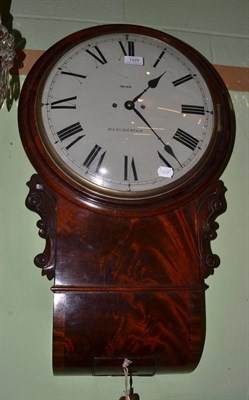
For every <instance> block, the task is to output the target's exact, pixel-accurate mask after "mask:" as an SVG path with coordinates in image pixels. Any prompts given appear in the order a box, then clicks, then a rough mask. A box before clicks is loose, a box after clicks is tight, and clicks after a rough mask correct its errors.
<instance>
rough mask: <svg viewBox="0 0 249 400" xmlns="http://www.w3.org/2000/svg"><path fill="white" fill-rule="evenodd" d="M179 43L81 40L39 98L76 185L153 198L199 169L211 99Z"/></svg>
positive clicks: (137, 38) (135, 37) (116, 35)
mask: <svg viewBox="0 0 249 400" xmlns="http://www.w3.org/2000/svg"><path fill="white" fill-rule="evenodd" d="M172 43H174V41H172V42H171V40H169V41H162V40H161V39H160V38H159V37H153V35H152V36H150V35H149V36H147V34H146V33H145V34H137V33H136V30H134V32H133V29H132V28H129V31H128V32H123V31H122V30H120V29H116V30H115V32H112V33H111V34H109V33H108V32H107V33H105V34H103V35H101V34H100V35H99V36H95V35H94V36H91V35H90V36H89V37H88V36H86V39H85V38H83V40H82V41H81V42H79V41H78V39H77V40H76V42H75V44H72V47H71V48H70V50H69V51H65V53H63V55H62V56H61V58H60V59H59V60H58V62H57V61H56V60H55V61H54V62H53V66H52V67H51V71H50V72H49V71H48V74H46V76H47V78H46V77H44V80H45V85H44V90H43V93H42V94H41V99H42V100H41V103H42V105H43V107H40V108H41V115H42V117H41V119H42V123H43V125H44V131H45V132H46V134H47V135H48V137H49V139H46V140H44V142H45V143H47V142H48V140H49V141H50V142H51V147H54V148H53V149H52V151H51V154H52V156H53V155H54V154H55V153H58V157H57V160H60V159H61V160H62V162H61V164H60V167H61V170H63V165H64V164H65V165H66V166H67V168H65V169H66V174H67V175H70V174H71V175H72V179H73V181H76V182H77V183H79V184H82V185H83V186H84V185H86V187H87V188H88V189H89V188H90V189H93V191H94V193H98V191H99V193H100V194H103V195H105V194H106V193H107V195H109V194H110V197H112V196H117V197H119V198H120V199H123V198H125V197H127V198H128V197H129V196H130V197H133V198H136V196H137V198H141V197H146V196H147V194H148V197H150V193H151V196H153V197H154V196H155V197H156V196H157V194H158V193H162V192H163V191H164V190H165V191H167V190H166V189H165V188H168V187H169V186H168V185H170V186H171V185H172V187H173V186H174V185H175V186H177V184H178V183H177V181H178V179H179V181H178V182H180V185H181V184H182V183H181V182H184V177H185V175H186V174H188V176H190V174H191V171H192V168H194V167H195V166H196V164H197V163H198V162H200V163H201V160H202V157H203V155H204V154H205V151H206V149H208V148H210V146H208V145H209V141H210V140H211V137H212V132H213V128H214V126H215V123H214V121H215V116H214V112H212V111H208V110H214V106H213V102H212V101H213V100H212V95H211V93H210V91H209V89H208V82H206V81H205V79H204V78H203V77H202V75H201V72H200V71H199V69H198V68H197V67H195V65H194V62H192V61H190V60H189V59H188V56H186V55H185V54H187V52H186V53H185V48H184V54H183V53H181V50H180V49H181V46H180V45H179V49H178V48H174V46H173V44H172ZM176 43H178V42H176ZM63 51H64V50H63ZM196 64H197V65H199V64H198V63H196ZM63 163H64V164H63ZM196 169H198V168H196ZM131 192H132V193H131ZM140 195H141V197H140Z"/></svg>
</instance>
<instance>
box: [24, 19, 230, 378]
mask: <svg viewBox="0 0 249 400" xmlns="http://www.w3.org/2000/svg"><path fill="white" fill-rule="evenodd" d="M120 32H126V33H127V34H129V33H135V34H142V35H146V36H151V37H155V38H158V39H160V40H161V41H163V42H164V43H165V45H166V46H167V45H168V44H170V45H172V46H174V47H175V48H176V49H178V50H179V51H180V52H182V53H183V54H184V55H185V56H187V57H188V58H189V59H190V60H191V62H192V63H194V64H195V65H196V67H197V68H198V70H199V71H200V73H201V74H202V76H203V77H204V78H205V80H206V83H207V86H208V88H209V90H210V93H211V94H212V100H213V104H214V110H213V112H214V121H215V123H214V132H213V135H212V140H211V142H210V145H209V149H208V152H207V154H206V155H205V157H204V159H202V160H201V162H200V163H198V164H197V166H196V167H195V168H194V169H193V171H192V172H191V173H189V174H187V176H185V178H184V179H179V181H176V183H175V184H173V185H169V186H168V187H167V188H166V189H165V190H164V191H162V192H160V193H158V195H156V196H152V197H150V196H148V197H143V198H139V197H137V198H136V197H128V198H125V197H122V196H120V197H117V196H114V197H112V196H106V195H105V194H103V192H101V191H99V192H98V191H94V190H92V189H91V188H89V187H88V186H84V185H81V184H80V183H79V182H78V181H75V180H74V179H71V178H70V176H68V175H67V174H65V173H64V172H63V171H62V170H61V169H60V168H59V167H58V166H57V165H56V163H55V161H54V160H52V159H51V157H50V155H49V154H48V152H47V151H46V149H45V148H44V145H43V142H42V140H41V134H40V132H39V129H40V126H39V118H37V107H39V98H40V90H41V87H42V85H43V82H44V80H46V77H47V75H48V72H49V71H50V69H51V67H52V65H53V64H54V62H55V61H56V60H58V59H59V58H60V57H61V55H62V54H64V53H65V52H66V51H67V50H68V49H70V48H71V47H72V46H74V45H75V44H77V43H81V42H84V41H87V40H89V39H90V38H93V37H95V36H101V35H105V34H109V33H120ZM19 128H20V135H21V139H22V142H23V146H24V148H25V150H26V152H27V155H28V157H29V159H30V161H31V163H32V164H33V166H34V168H35V169H36V171H37V173H38V175H34V176H33V177H32V178H31V180H30V182H29V183H28V186H29V189H30V191H29V194H28V197H27V200H26V205H27V207H28V208H30V209H31V210H32V211H35V212H37V213H38V214H39V216H40V218H41V219H40V221H38V224H37V225H38V228H39V234H40V236H41V237H42V238H44V239H45V241H46V245H45V249H44V251H43V252H42V253H41V254H39V255H37V256H36V258H35V264H36V266H38V267H39V268H41V271H42V274H43V275H45V276H47V277H48V279H54V285H53V287H52V291H53V292H54V318H53V369H54V373H60V374H93V375H97V376H99V375H122V373H123V371H122V362H123V359H124V358H128V359H129V360H131V361H132V368H131V372H132V373H133V374H134V375H154V374H155V373H168V372H190V371H192V370H193V369H194V368H195V367H196V366H197V364H198V362H199V360H200V358H201V354H202V350H203V346H204V341H205V332H206V323H205V290H206V288H207V285H206V284H205V278H207V277H208V276H209V275H210V274H213V272H214V268H216V267H217V266H218V265H219V257H218V256H216V255H213V254H212V250H211V246H210V241H211V240H213V239H214V238H215V237H216V230H217V228H218V224H217V223H216V222H215V219H216V218H217V216H218V215H219V214H221V213H222V212H224V211H225V210H226V202H225V198H224V193H225V190H226V189H225V187H224V185H223V183H222V182H221V181H220V180H219V177H220V175H221V174H222V172H223V171H224V169H225V167H226V165H227V163H228V161H229V158H230V155H231V152H232V149H233V144H234V138H235V118H234V112H233V108H232V104H231V100H230V97H229V94H228V91H227V89H226V87H225V85H224V83H223V82H222V80H221V78H220V77H219V76H218V74H217V73H216V71H215V70H214V68H213V67H212V66H211V65H210V63H209V62H207V60H206V59H205V58H204V57H203V56H201V55H200V54H199V53H198V52H197V51H196V50H194V49H192V48H191V47H190V46H188V45H187V44H185V43H183V42H181V41H179V40H178V39H176V38H173V37H172V36H170V35H167V34H165V33H163V32H159V31H156V30H154V29H150V28H145V27H140V26H135V25H105V26H100V27H94V28H89V29H86V30H83V31H80V32H76V33H74V34H72V35H70V36H68V37H66V38H64V39H62V40H61V41H60V42H58V43H57V44H55V45H54V46H53V47H51V48H50V49H49V50H48V51H46V52H45V53H44V55H43V56H42V57H41V58H40V59H39V60H38V62H37V63H36V64H35V65H34V67H33V68H32V70H31V72H30V74H29V75H28V77H27V78H26V80H25V83H24V86H23V90H22V93H21V97H20V105H19Z"/></svg>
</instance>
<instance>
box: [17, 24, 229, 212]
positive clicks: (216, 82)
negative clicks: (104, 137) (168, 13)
mask: <svg viewBox="0 0 249 400" xmlns="http://www.w3.org/2000/svg"><path fill="white" fill-rule="evenodd" d="M111 33H134V34H142V35H146V36H150V37H153V38H157V39H159V40H161V41H163V42H165V43H166V44H170V45H171V46H173V47H174V48H176V49H177V50H178V51H180V52H181V53H182V54H183V55H185V56H186V57H187V58H188V59H189V60H190V61H191V63H193V64H194V65H195V66H196V68H197V69H198V70H199V72H200V73H201V75H202V76H203V78H204V80H205V82H206V84H207V87H208V89H209V91H210V93H211V96H212V101H213V104H214V129H213V134H212V138H211V141H210V143H209V145H208V148H207V150H206V151H205V153H204V156H203V157H202V158H201V159H200V160H199V161H198V162H197V164H196V165H195V166H194V167H193V169H192V170H191V171H189V172H188V173H186V175H184V176H183V177H182V178H179V179H178V180H176V181H175V182H174V183H172V184H170V185H167V186H165V190H163V189H162V188H160V189H158V191H150V190H149V191H146V195H145V194H144V193H140V192H133V193H131V194H130V195H128V196H127V195H124V193H123V192H122V193H120V195H119V193H118V192H116V191H115V192H114V191H111V190H109V189H108V190H106V189H102V188H99V190H96V185H94V184H93V185H92V184H89V183H86V185H82V184H80V182H79V181H78V180H75V179H74V178H73V177H70V174H68V172H67V171H63V170H62V168H61V166H60V165H58V161H57V162H56V160H55V158H54V159H52V157H51V154H49V153H48V151H47V149H46V148H45V146H44V142H43V140H42V138H41V137H42V134H41V132H40V131H41V129H42V128H41V124H40V121H39V118H38V115H39V113H37V108H36V107H37V104H38V103H39V96H40V93H41V88H42V87H43V83H44V81H45V80H46V77H47V75H48V73H49V72H50V70H51V68H52V67H53V65H54V64H55V62H56V61H57V60H58V59H59V58H60V57H61V56H62V55H63V54H64V53H66V52H67V51H69V50H70V49H71V48H72V47H74V46H75V45H77V44H78V43H81V42H84V41H87V40H89V39H92V38H94V37H99V36H102V35H108V34H111ZM19 127H20V135H21V139H22V142H23V145H24V148H25V150H26V152H27V155H28V157H29V158H30V161H31V163H32V164H33V166H34V168H35V169H36V170H37V172H38V173H39V174H40V175H41V177H42V178H43V179H44V181H45V182H46V183H47V184H48V185H49V186H51V187H52V188H53V189H54V190H55V191H56V192H57V193H59V194H60V195H62V196H64V197H66V198H67V199H68V200H70V201H73V202H74V203H77V204H79V205H81V204H82V203H84V204H85V205H86V206H87V207H91V208H92V207H93V208H95V209H97V210H100V211H105V212H115V213H118V212H119V213H121V214H123V213H125V214H126V213H127V212H130V213H132V214H134V213H138V214H143V213H147V212H148V210H150V211H149V212H158V210H162V208H163V209H167V210H168V209H172V208H175V207H177V206H179V205H181V204H183V203H184V202H186V201H187V200H189V199H191V198H193V197H194V196H196V195H197V193H199V192H201V191H202V190H204V188H205V187H206V186H207V185H208V184H209V182H210V181H211V180H212V179H213V178H218V177H219V176H220V175H221V173H222V172H223V170H224V168H225V166H226V165H227V162H228V160H229V158H230V155H231V152H232V149H233V144H234V132H235V118H234V111H233V107H232V103H231V99H230V96H229V93H228V91H227V89H226V87H225V85H224V83H223V81H222V80H221V78H220V76H219V75H218V73H217V72H216V71H215V69H214V68H213V66H212V65H211V64H210V63H209V62H208V61H207V60H206V59H205V58H204V57H203V56H202V55H201V54H200V53H199V52H197V51H196V50H195V49H193V48H192V47H191V46H189V45H187V44H186V43H184V42H182V41H180V40H179V39H176V38H174V37H172V36H171V35H168V34H166V33H163V32H160V31H158V30H155V29H152V28H147V27H142V26H137V25H127V24H118V25H116V24H112V25H102V26H98V27H92V28H88V29H85V30H82V31H78V32H75V33H73V34H71V35H69V36H67V37H65V38H64V39H62V40H61V41H59V42H57V43H56V44H55V45H53V46H52V47H51V48H50V49H48V50H47V51H46V52H45V53H44V54H43V55H42V56H41V57H40V59H39V60H38V61H37V62H36V64H35V65H34V66H33V68H32V70H31V71H30V73H29V75H28V77H27V78H26V80H25V82H24V86H23V90H22V92H21V97H20V105H19ZM147 192H148V193H147Z"/></svg>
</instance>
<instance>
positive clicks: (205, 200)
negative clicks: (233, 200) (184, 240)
mask: <svg viewBox="0 0 249 400" xmlns="http://www.w3.org/2000/svg"><path fill="white" fill-rule="evenodd" d="M226 190H227V189H226V188H225V186H224V183H223V182H222V181H215V182H214V183H213V184H212V185H211V187H208V191H205V192H204V194H203V196H201V197H200V202H199V206H198V209H197V224H198V248H199V255H200V269H201V274H202V277H203V278H204V279H205V278H207V277H208V276H209V275H213V273H214V268H217V267H218V266H219V265H220V258H219V256H218V255H216V254H213V253H212V249H211V244H210V241H211V240H214V239H215V238H216V237H217V232H216V230H217V229H218V228H219V224H218V223H217V222H216V221H215V220H216V218H217V217H218V216H219V215H221V214H222V213H224V212H225V211H226V208H227V203H226V199H225V192H226Z"/></svg>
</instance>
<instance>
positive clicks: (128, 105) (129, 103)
mask: <svg viewBox="0 0 249 400" xmlns="http://www.w3.org/2000/svg"><path fill="white" fill-rule="evenodd" d="M125 108H127V109H128V110H133V111H134V112H135V114H137V116H138V117H139V118H140V119H141V120H142V121H143V122H144V123H145V125H147V126H148V128H150V130H151V131H152V132H153V133H154V135H155V136H156V137H157V139H158V140H159V141H160V142H161V143H162V144H163V146H164V150H165V151H166V153H168V154H169V155H171V157H173V158H174V159H175V160H176V161H177V162H178V164H179V165H180V166H181V167H182V164H181V163H180V161H179V160H178V158H177V157H176V155H175V153H174V152H173V150H172V148H171V146H170V145H169V144H166V143H165V142H164V141H163V139H162V138H161V137H160V136H159V135H158V134H157V133H156V131H155V130H154V129H153V128H152V127H151V126H150V124H149V123H148V121H147V120H146V119H145V118H144V116H143V115H142V114H141V113H140V112H139V111H138V110H137V109H136V108H135V105H134V103H133V102H132V101H127V102H126V103H125Z"/></svg>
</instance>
